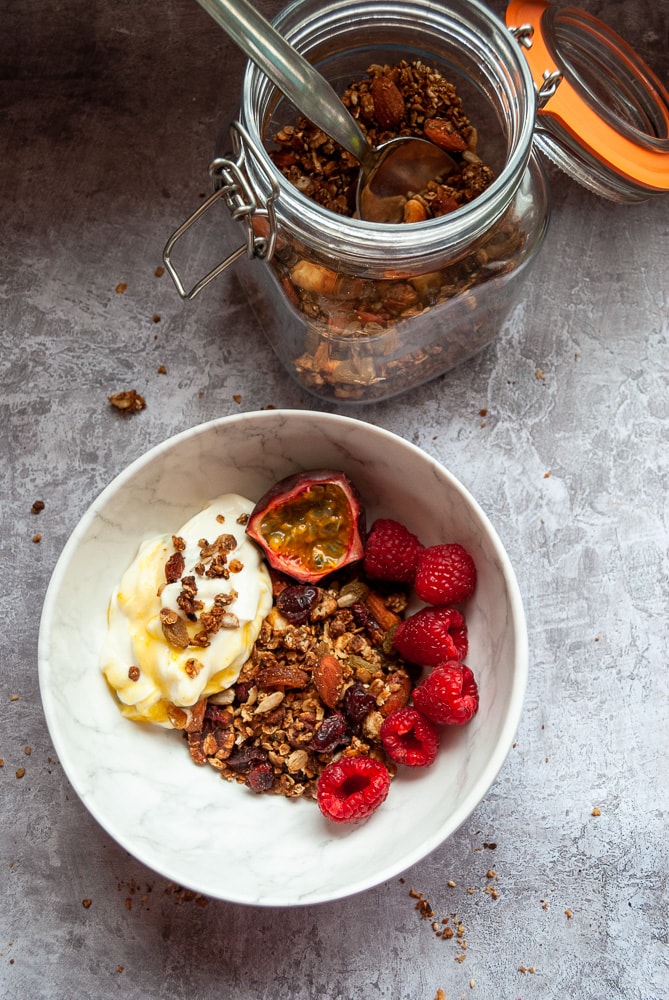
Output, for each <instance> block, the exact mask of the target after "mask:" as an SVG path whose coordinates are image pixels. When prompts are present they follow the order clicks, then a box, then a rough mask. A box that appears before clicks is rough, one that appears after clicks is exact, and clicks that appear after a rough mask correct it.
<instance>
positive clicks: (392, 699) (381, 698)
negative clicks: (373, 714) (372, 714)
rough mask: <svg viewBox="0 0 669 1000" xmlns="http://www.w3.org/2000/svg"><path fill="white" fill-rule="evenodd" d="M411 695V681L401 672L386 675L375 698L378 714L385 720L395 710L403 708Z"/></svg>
mask: <svg viewBox="0 0 669 1000" xmlns="http://www.w3.org/2000/svg"><path fill="white" fill-rule="evenodd" d="M410 695H411V680H410V678H409V676H408V674H406V673H405V672H404V671H403V670H396V671H394V672H393V673H392V674H388V676H387V677H386V682H385V684H384V686H383V689H382V690H381V691H380V692H379V694H378V695H377V698H376V704H377V706H378V709H379V712H380V713H381V715H382V716H383V717H384V718H385V717H386V716H388V715H390V713H391V712H394V711H395V709H396V708H404V706H405V705H407V704H408V702H409V697H410Z"/></svg>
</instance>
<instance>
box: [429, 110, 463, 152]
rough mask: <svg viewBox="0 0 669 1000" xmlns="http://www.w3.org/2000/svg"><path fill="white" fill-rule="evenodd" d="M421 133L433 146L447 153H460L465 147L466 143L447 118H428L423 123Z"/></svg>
mask: <svg viewBox="0 0 669 1000" xmlns="http://www.w3.org/2000/svg"><path fill="white" fill-rule="evenodd" d="M423 133H424V135H425V138H426V139H429V140H430V142H433V143H434V144H435V146H439V148H440V149H445V150H446V151H447V152H449V153H462V152H463V151H464V150H465V149H466V148H467V143H466V142H465V140H464V139H463V138H462V136H461V135H460V133H459V132H458V130H457V129H456V127H455V125H454V124H453V122H451V121H449V120H448V118H428V119H427V121H426V122H425V124H424V125H423Z"/></svg>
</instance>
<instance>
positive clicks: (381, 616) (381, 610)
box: [365, 590, 401, 632]
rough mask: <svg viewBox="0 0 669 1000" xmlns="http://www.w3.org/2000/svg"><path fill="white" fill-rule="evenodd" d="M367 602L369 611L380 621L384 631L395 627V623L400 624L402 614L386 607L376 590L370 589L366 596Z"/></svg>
mask: <svg viewBox="0 0 669 1000" xmlns="http://www.w3.org/2000/svg"><path fill="white" fill-rule="evenodd" d="M365 604H366V605H367V610H368V611H369V613H370V614H371V615H372V617H373V618H374V619H375V621H377V622H378V623H379V625H380V626H381V628H382V629H383V631H384V632H387V631H388V629H389V628H393V626H395V625H399V623H400V621H401V618H400V616H399V615H396V614H395V612H394V611H391V610H390V608H387V607H386V604H385V601H384V600H383V598H382V597H381V595H380V594H377V593H376V591H374V590H370V592H369V594H368V595H367V597H366V598H365Z"/></svg>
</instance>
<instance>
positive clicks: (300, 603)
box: [276, 584, 318, 625]
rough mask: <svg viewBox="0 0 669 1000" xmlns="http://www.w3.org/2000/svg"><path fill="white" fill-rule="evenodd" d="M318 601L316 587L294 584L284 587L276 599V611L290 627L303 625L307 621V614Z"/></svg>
mask: <svg viewBox="0 0 669 1000" xmlns="http://www.w3.org/2000/svg"><path fill="white" fill-rule="evenodd" d="M317 600H318V590H317V589H316V587H303V586H300V585H299V584H295V585H293V586H291V587H285V588H284V589H283V590H282V591H281V593H280V594H279V596H278V597H277V599H276V607H277V611H278V612H279V614H280V615H282V616H283V617H284V618H285V619H286V621H289V622H290V624H291V625H303V624H304V622H307V621H309V614H310V612H311V609H312V608H313V606H314V604H315V603H316V601H317Z"/></svg>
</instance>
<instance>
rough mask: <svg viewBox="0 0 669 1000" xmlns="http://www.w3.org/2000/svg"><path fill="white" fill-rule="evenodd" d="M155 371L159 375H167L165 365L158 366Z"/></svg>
mask: <svg viewBox="0 0 669 1000" xmlns="http://www.w3.org/2000/svg"><path fill="white" fill-rule="evenodd" d="M157 371H158V374H159V375H167V368H166V367H165V365H158V369H157Z"/></svg>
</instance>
